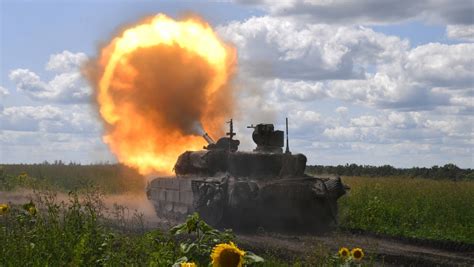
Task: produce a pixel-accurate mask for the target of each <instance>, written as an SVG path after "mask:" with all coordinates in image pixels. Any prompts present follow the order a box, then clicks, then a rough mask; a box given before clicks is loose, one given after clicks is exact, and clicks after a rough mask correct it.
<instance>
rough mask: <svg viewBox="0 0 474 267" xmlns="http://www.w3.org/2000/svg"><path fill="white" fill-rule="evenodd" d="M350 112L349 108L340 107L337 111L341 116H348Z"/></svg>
mask: <svg viewBox="0 0 474 267" xmlns="http://www.w3.org/2000/svg"><path fill="white" fill-rule="evenodd" d="M348 110H349V109H348V108H347V107H344V106H340V107H337V108H336V110H335V111H336V112H337V113H338V114H340V115H345V114H347V111H348Z"/></svg>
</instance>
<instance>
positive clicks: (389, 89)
mask: <svg viewBox="0 0 474 267" xmlns="http://www.w3.org/2000/svg"><path fill="white" fill-rule="evenodd" d="M218 31H219V32H220V34H221V35H222V36H223V37H224V38H225V39H227V40H229V41H232V42H233V43H235V44H236V46H237V47H238V49H239V52H240V53H239V57H240V58H239V62H240V75H241V78H242V79H243V80H245V79H253V80H260V81H262V85H261V87H262V88H264V89H263V90H265V91H266V92H268V94H269V95H270V96H271V97H272V98H273V101H276V102H282V101H283V102H284V101H286V100H292V101H314V100H321V99H323V98H325V97H329V98H335V99H340V100H344V101H348V102H352V103H358V104H363V105H366V106H371V107H379V108H390V109H403V110H407V111H413V110H423V109H425V110H430V109H434V108H436V107H441V106H449V105H452V104H453V103H457V104H461V103H463V104H466V102H468V101H469V99H468V98H466V97H463V96H462V95H461V96H460V93H458V92H455V90H469V89H471V88H472V85H473V79H472V77H474V61H472V59H471V57H469V56H468V55H470V54H474V44H455V45H446V44H439V43H429V44H426V45H421V46H418V47H415V48H413V49H410V46H409V43H408V41H406V40H400V39H399V38H398V37H394V36H387V35H384V34H381V33H377V32H374V31H373V30H371V29H369V28H364V27H355V26H353V27H347V26H337V25H327V24H308V23H301V22H298V21H295V20H293V19H288V18H274V17H269V16H264V17H259V18H255V17H254V18H250V19H248V20H247V21H244V22H232V23H230V24H228V25H225V26H221V27H219V29H218ZM445 89H453V91H450V90H445Z"/></svg>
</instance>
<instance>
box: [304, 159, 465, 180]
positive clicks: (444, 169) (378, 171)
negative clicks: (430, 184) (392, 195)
mask: <svg viewBox="0 0 474 267" xmlns="http://www.w3.org/2000/svg"><path fill="white" fill-rule="evenodd" d="M307 172H308V173H311V174H335V175H345V176H369V177H387V176H392V177H393V176H397V177H407V178H415V177H417V178H429V179H439V180H441V179H450V180H473V179H474V170H472V169H461V168H459V167H458V166H456V165H455V164H452V163H448V164H445V165H444V166H441V167H440V166H433V167H431V168H425V167H422V168H420V167H413V168H408V169H401V168H395V167H393V166H390V165H383V166H379V167H377V166H370V165H357V164H346V165H337V166H323V165H314V166H308V167H307Z"/></svg>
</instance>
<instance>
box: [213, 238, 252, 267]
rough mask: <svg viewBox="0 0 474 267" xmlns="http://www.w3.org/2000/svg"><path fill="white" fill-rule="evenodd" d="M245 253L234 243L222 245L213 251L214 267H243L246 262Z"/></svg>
mask: <svg viewBox="0 0 474 267" xmlns="http://www.w3.org/2000/svg"><path fill="white" fill-rule="evenodd" d="M244 255H245V251H243V250H240V249H239V248H238V247H237V246H236V245H235V244H234V243H232V242H230V243H229V244H226V243H221V244H218V245H216V246H215V247H214V248H213V249H212V253H211V258H212V266H213V267H241V266H242V265H243V262H244Z"/></svg>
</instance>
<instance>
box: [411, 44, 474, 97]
mask: <svg viewBox="0 0 474 267" xmlns="http://www.w3.org/2000/svg"><path fill="white" fill-rule="evenodd" d="M472 55H474V44H457V45H446V44H439V43H430V44H426V45H422V46H418V47H416V48H414V49H412V50H411V51H410V52H409V53H408V57H407V61H406V63H405V65H404V68H405V69H406V75H407V76H409V77H410V78H411V79H412V80H414V81H416V82H422V83H424V84H427V85H431V86H438V87H452V88H466V87H470V88H472V85H473V77H474V60H473V57H472Z"/></svg>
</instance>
